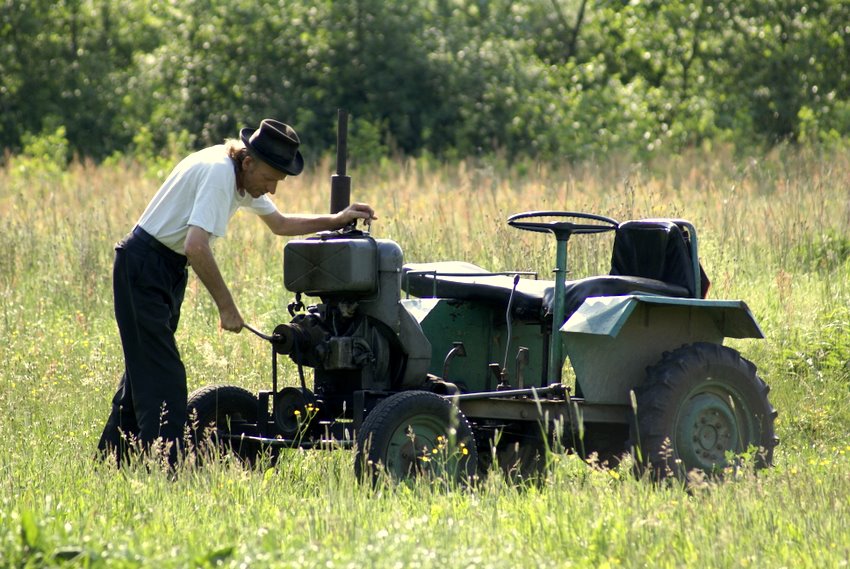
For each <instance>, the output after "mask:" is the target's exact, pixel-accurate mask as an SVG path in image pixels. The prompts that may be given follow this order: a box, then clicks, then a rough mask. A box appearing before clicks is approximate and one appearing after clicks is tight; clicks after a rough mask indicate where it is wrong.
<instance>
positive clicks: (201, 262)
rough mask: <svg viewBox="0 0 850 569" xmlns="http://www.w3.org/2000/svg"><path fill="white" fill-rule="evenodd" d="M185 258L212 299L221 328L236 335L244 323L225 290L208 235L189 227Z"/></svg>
mask: <svg viewBox="0 0 850 569" xmlns="http://www.w3.org/2000/svg"><path fill="white" fill-rule="evenodd" d="M186 257H187V258H188V259H189V264H190V265H192V269H193V270H194V271H195V273H196V274H197V275H198V278H199V279H201V282H202V283H204V286H205V287H206V289H207V290H208V291H209V293H210V295H211V296H212V297H213V300H214V301H215V304H216V306H217V307H218V313H219V317H220V319H221V327H222V328H224V329H225V330H229V331H231V332H237V333H238V332H239V331H240V330H242V326H244V325H245V321H244V320H242V315H241V314H240V313H239V309H238V308H237V307H236V303H235V302H234V301H233V296H231V294H230V289H228V288H227V284H226V283H225V282H224V277H222V276H221V271H220V270H219V268H218V264H217V263H216V262H215V257H213V253H212V248H211V247H210V234H209V233H207V232H206V231H204V230H203V229H201V228H200V227H196V226H194V225H190V226H189V233H188V234H187V235H186Z"/></svg>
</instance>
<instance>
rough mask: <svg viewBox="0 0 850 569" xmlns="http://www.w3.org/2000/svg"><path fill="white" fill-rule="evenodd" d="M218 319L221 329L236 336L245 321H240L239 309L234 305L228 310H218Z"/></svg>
mask: <svg viewBox="0 0 850 569" xmlns="http://www.w3.org/2000/svg"><path fill="white" fill-rule="evenodd" d="M219 317H220V318H221V327H222V329H223V330H227V331H228V332H235V333H237V334H238V333H239V332H241V331H242V328H243V327H244V326H245V321H244V320H243V319H242V315H241V314H239V309H238V308H236V306H235V305H234V306H233V307H231V308H229V309H224V310H220V311H219Z"/></svg>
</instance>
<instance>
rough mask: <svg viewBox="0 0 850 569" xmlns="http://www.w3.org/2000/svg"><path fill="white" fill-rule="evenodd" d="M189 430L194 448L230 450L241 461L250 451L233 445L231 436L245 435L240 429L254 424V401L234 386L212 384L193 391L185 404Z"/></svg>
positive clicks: (255, 402)
mask: <svg viewBox="0 0 850 569" xmlns="http://www.w3.org/2000/svg"><path fill="white" fill-rule="evenodd" d="M187 408H188V413H189V431H190V433H191V435H192V440H193V442H194V444H195V448H196V449H197V450H201V451H209V450H211V449H212V448H215V447H220V448H222V449H232V450H235V451H236V452H237V454H239V455H240V456H243V458H250V457H249V456H248V455H249V454H251V451H250V450H249V449H247V448H242V446H243V445H241V442H237V443H235V444H234V443H233V442H232V441H233V435H239V434H242V433H243V432H244V430H243V426H244V425H247V424H255V423H256V422H257V398H256V397H255V396H254V394H253V393H251V392H250V391H248V390H247V389H244V388H242V387H238V386H235V385H212V386H209V387H202V388H200V389H197V390H195V391H193V392H192V394H191V395H190V396H189V401H188V405H187Z"/></svg>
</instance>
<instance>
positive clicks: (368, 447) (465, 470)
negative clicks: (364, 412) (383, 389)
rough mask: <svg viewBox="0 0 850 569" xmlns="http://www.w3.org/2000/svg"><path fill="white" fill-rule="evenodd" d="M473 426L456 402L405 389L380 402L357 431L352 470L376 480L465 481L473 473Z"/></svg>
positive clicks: (474, 468)
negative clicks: (382, 477) (379, 477)
mask: <svg viewBox="0 0 850 569" xmlns="http://www.w3.org/2000/svg"><path fill="white" fill-rule="evenodd" d="M477 462H478V459H477V452H476V448H475V440H474V438H473V436H472V428H471V427H470V426H469V422H468V421H467V420H466V417H464V416H463V414H462V413H461V412H460V411H459V410H458V409H456V408H454V407H453V406H452V404H451V403H450V402H449V401H448V400H446V399H444V398H443V397H440V396H439V395H436V394H434V393H430V392H427V391H404V392H401V393H396V394H395V395H391V396H390V397H387V398H386V399H384V400H383V401H381V402H380V403H379V404H378V405H376V406H375V408H374V409H373V410H372V411H371V412H370V413H369V415H368V416H367V417H366V420H365V421H363V425H362V426H361V428H360V430H359V432H358V433H357V451H356V455H355V462H354V471H355V474H356V475H357V477H358V479H360V480H364V479H366V478H369V479H371V480H372V481H374V480H376V479H377V477H378V476H379V474H380V473H381V472H386V473H387V474H388V475H389V476H390V477H391V478H393V479H396V480H400V479H405V478H414V477H420V476H424V477H434V478H437V477H443V478H446V479H447V480H450V481H453V482H460V483H465V482H467V481H469V480H470V479H471V478H472V476H473V475H474V474H475V471H476V465H477Z"/></svg>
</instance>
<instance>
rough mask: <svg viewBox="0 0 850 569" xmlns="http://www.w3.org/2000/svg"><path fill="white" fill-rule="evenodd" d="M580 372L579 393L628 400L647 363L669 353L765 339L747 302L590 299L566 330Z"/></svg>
mask: <svg viewBox="0 0 850 569" xmlns="http://www.w3.org/2000/svg"><path fill="white" fill-rule="evenodd" d="M560 334H561V338H562V341H563V346H564V350H565V353H566V354H567V356H568V357H569V358H570V362H571V363H572V367H573V369H574V371H575V374H576V394H577V395H578V396H581V397H584V398H585V400H586V401H587V402H589V403H591V402H592V403H605V404H623V405H627V404H629V401H630V394H629V392H630V391H631V390H632V389H634V388H635V387H637V386H638V385H640V384H641V383H642V382H643V380H644V377H645V370H646V367H647V366H650V365H653V364H655V363H657V362H659V361H660V360H661V357H662V355H663V353H664V352H665V351H670V350H674V349H676V348H678V347H680V346H682V345H685V344H691V343H693V342H712V343H716V344H722V343H723V339H724V338H763V337H764V334H763V333H762V331H761V328H759V325H758V324H757V323H756V320H755V318H754V317H753V315H752V313H751V312H750V309H749V308H748V307H747V305H746V303H744V302H743V301H742V300H703V299H693V298H673V297H666V296H652V295H627V296H610V297H593V298H588V299H587V300H585V301H584V303H583V304H582V305H581V307H579V309H578V310H577V311H576V312H574V313H573V314H572V316H570V318H569V319H568V320H567V321H566V322H565V323H564V325H563V326H562V327H561V328H560Z"/></svg>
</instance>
